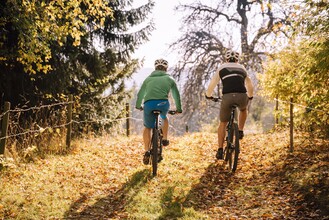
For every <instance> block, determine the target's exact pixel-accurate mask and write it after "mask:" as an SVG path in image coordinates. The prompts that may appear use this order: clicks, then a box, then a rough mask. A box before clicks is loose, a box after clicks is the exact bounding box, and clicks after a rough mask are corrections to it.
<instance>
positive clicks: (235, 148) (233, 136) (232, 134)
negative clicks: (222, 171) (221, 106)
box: [211, 97, 240, 172]
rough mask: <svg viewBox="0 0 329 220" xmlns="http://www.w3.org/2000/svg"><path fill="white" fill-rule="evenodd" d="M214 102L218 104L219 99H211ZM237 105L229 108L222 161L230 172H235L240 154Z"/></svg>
mask: <svg viewBox="0 0 329 220" xmlns="http://www.w3.org/2000/svg"><path fill="white" fill-rule="evenodd" d="M211 100H212V101H214V102H219V100H220V98H214V97H212V98H211ZM237 107H238V106H237V105H232V106H231V115H230V120H229V122H228V124H227V126H226V131H227V136H226V146H225V147H224V152H223V154H224V161H225V162H226V163H228V168H229V170H231V171H232V172H235V171H236V168H237V166H238V160H239V153H240V141H239V127H238V119H237V118H238V112H237Z"/></svg>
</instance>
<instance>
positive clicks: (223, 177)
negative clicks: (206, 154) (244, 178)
mask: <svg viewBox="0 0 329 220" xmlns="http://www.w3.org/2000/svg"><path fill="white" fill-rule="evenodd" d="M232 178H233V174H231V173H230V172H228V171H227V170H226V169H225V168H224V166H223V164H222V162H215V163H212V164H210V165H209V166H208V167H207V169H206V171H205V173H204V174H203V175H202V176H201V178H200V181H199V183H197V184H195V185H194V186H192V188H191V190H190V191H189V193H188V194H187V195H186V196H184V195H174V191H175V186H172V187H168V188H167V190H166V191H165V192H164V193H163V194H162V197H161V203H162V205H163V209H162V213H161V216H160V217H159V218H158V220H166V219H178V218H181V217H183V216H184V215H185V214H184V208H190V207H193V208H194V210H207V209H208V208H209V207H211V206H213V205H214V204H218V203H220V202H221V201H222V200H223V194H224V193H225V190H226V187H227V186H228V185H229V184H230V183H231V181H232Z"/></svg>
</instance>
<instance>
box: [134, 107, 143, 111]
mask: <svg viewBox="0 0 329 220" xmlns="http://www.w3.org/2000/svg"><path fill="white" fill-rule="evenodd" d="M136 109H138V110H140V111H143V110H144V108H143V107H142V106H141V107H139V108H137V107H136Z"/></svg>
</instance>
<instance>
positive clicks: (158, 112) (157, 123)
mask: <svg viewBox="0 0 329 220" xmlns="http://www.w3.org/2000/svg"><path fill="white" fill-rule="evenodd" d="M152 112H153V114H154V115H155V120H156V123H155V128H156V129H158V128H159V127H160V126H161V125H160V120H159V115H160V111H159V110H153V111H152Z"/></svg>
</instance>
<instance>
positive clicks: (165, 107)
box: [144, 99, 170, 128]
mask: <svg viewBox="0 0 329 220" xmlns="http://www.w3.org/2000/svg"><path fill="white" fill-rule="evenodd" d="M169 107H170V105H169V101H168V100H166V99H163V100H149V101H146V102H145V103H144V126H145V127H147V128H154V126H155V119H156V118H155V115H154V114H153V113H152V111H153V110H159V111H161V113H160V116H161V118H162V119H166V118H167V113H168V111H169Z"/></svg>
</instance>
